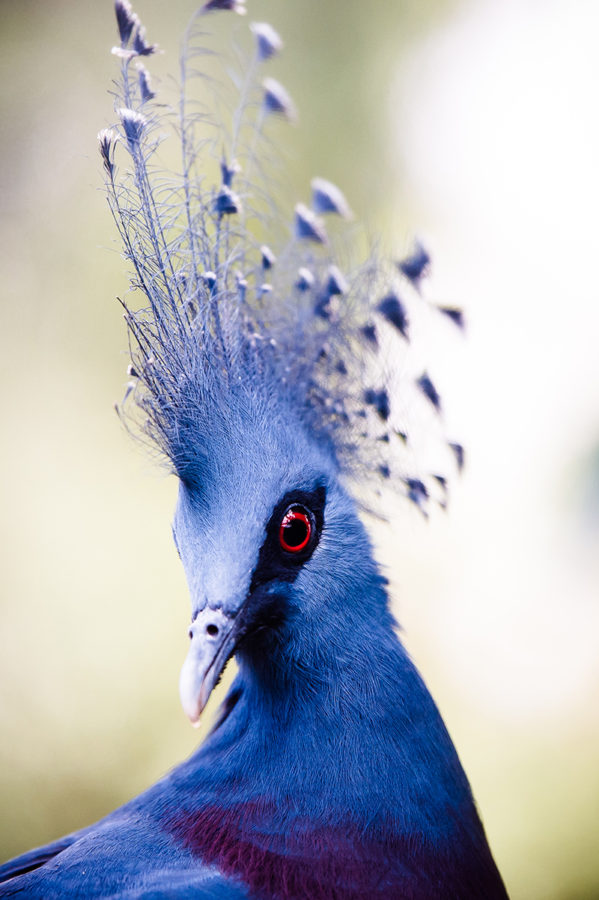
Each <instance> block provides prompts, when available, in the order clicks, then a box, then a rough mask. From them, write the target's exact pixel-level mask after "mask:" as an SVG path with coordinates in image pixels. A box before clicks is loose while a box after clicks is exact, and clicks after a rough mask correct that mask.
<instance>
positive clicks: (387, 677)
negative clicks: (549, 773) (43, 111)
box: [0, 0, 507, 900]
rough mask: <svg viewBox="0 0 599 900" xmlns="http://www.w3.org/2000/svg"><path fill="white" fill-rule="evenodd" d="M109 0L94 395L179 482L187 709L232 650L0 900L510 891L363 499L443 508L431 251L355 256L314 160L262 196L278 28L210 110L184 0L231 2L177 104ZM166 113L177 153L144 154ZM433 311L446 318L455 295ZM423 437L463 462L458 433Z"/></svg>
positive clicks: (450, 460) (0, 870) (329, 897)
mask: <svg viewBox="0 0 599 900" xmlns="http://www.w3.org/2000/svg"><path fill="white" fill-rule="evenodd" d="M114 7H115V12H116V20H117V28H118V38H119V42H118V44H117V45H116V46H115V47H114V48H113V54H114V55H115V56H116V58H117V62H118V65H119V66H120V73H119V77H118V79H117V80H116V81H115V91H114V93H115V116H116V120H115V124H114V125H113V126H112V127H110V128H107V129H102V131H101V132H100V134H99V136H98V137H99V149H100V154H101V159H102V163H103V170H104V176H105V182H106V196H107V199H108V203H109V206H110V210H111V212H112V215H113V217H114V221H115V223H116V226H117V230H118V235H119V240H120V243H121V245H122V252H123V255H124V258H125V259H126V261H127V263H128V265H129V267H130V272H131V283H130V291H129V292H128V294H127V296H126V299H124V300H121V303H122V306H123V314H124V318H125V322H126V327H127V333H128V338H129V352H130V360H131V361H130V365H129V368H128V382H127V386H126V388H125V392H124V398H123V400H122V402H121V403H120V404H119V405H118V407H117V411H118V413H119V415H120V417H121V419H122V421H123V423H124V424H125V426H126V428H127V429H129V430H130V431H131V433H132V434H133V435H134V436H135V437H136V438H137V439H139V440H140V441H141V442H143V443H144V444H145V445H146V446H148V447H150V448H152V449H153V451H155V453H156V454H157V455H158V456H159V457H160V459H161V460H162V461H163V463H164V464H165V465H167V467H168V468H169V470H170V471H171V472H172V473H173V474H174V475H175V477H176V478H177V479H178V499H177V504H176V510H175V514H174V519H173V538H174V541H175V545H176V548H177V551H178V554H179V556H180V559H181V562H182V565H183V568H184V570H185V574H186V578H187V582H188V585H189V592H190V598H191V624H190V626H189V650H188V654H187V657H186V659H185V662H184V664H183V667H182V670H181V677H180V685H179V687H180V699H181V703H182V705H183V709H184V711H185V713H186V714H187V716H188V717H189V719H190V720H191V722H192V723H193V724H197V723H198V722H199V720H200V717H201V716H202V714H203V711H204V709H205V707H206V704H207V702H208V699H209V697H210V696H211V694H212V691H213V689H214V687H215V686H216V684H217V683H218V682H219V679H220V677H221V675H222V673H223V671H224V669H225V666H226V665H227V663H228V661H229V660H230V659H231V658H232V657H235V660H236V663H237V674H236V676H235V678H234V681H233V683H232V685H231V687H230V689H229V691H228V693H227V695H226V698H225V700H224V702H223V703H222V706H221V708H220V710H219V713H218V715H217V717H216V721H215V723H214V725H213V727H212V729H211V731H210V733H209V734H208V736H207V737H206V739H205V740H204V741H203V743H202V744H201V745H200V746H199V748H198V749H197V750H196V751H195V752H194V753H193V754H192V755H191V757H190V758H189V759H188V760H186V761H185V762H183V763H182V764H180V765H178V766H177V767H175V768H174V769H173V770H172V771H170V772H169V773H168V774H167V775H166V776H165V777H164V778H162V779H161V780H160V781H158V782H157V783H156V784H155V785H153V786H152V787H150V788H149V789H148V790H146V791H145V792H144V793H142V794H141V795H140V796H138V797H136V798H134V799H133V800H131V801H129V802H127V803H125V805H124V806H122V807H120V808H119V809H117V810H115V811H114V812H112V813H110V814H109V815H107V816H106V817H105V818H104V819H102V820H100V821H99V822H97V823H95V824H92V825H90V826H88V827H85V828H83V829H81V830H79V831H76V832H74V833H72V834H69V835H67V836H65V837H63V838H61V839H59V840H57V841H55V842H53V843H51V844H49V845H47V846H44V847H41V848H37V849H34V850H32V851H30V852H28V853H25V854H24V855H22V856H20V857H18V858H17V859H14V860H12V861H9V862H7V863H5V864H4V865H2V866H0V897H2V898H4V897H23V898H31V900H36V898H39V900H42V898H43V900H58V898H75V897H80V898H88V897H102V898H123V900H124V898H127V900H133V898H146V900H150V898H154V900H156V898H167V897H168V898H190V900H191V898H194V900H217V898H220V900H242V898H244V900H300V898H303V900H367V898H368V900H376V898H391V900H408V898H410V900H434V898H439V900H441V898H443V900H451V898H454V900H499V898H506V897H507V893H506V889H505V887H504V884H503V881H502V878H501V876H500V874H499V871H498V869H497V866H496V864H495V862H494V859H493V856H492V853H491V850H490V848H489V844H488V841H487V838H486V835H485V832H484V828H483V825H482V822H481V819H480V817H479V814H478V811H477V808H476V804H475V801H474V799H473V795H472V791H471V788H470V785H469V782H468V780H467V777H466V775H465V773H464V770H463V768H462V766H461V764H460V761H459V758H458V755H457V752H456V750H455V748H454V745H453V743H452V741H451V738H450V736H449V734H448V731H447V729H446V727H445V725H444V722H443V720H442V718H441V715H440V713H439V711H438V709H437V707H436V705H435V703H434V701H433V699H432V697H431V695H430V693H429V692H428V690H427V688H426V686H425V684H424V682H423V680H422V678H421V676H420V674H419V672H418V671H417V669H416V667H415V665H414V663H413V662H412V660H411V658H410V656H409V654H408V652H407V651H406V649H405V647H404V645H403V643H402V641H401V639H400V637H399V634H398V627H397V624H396V622H395V619H394V617H393V614H392V612H391V608H390V597H389V587H388V582H387V579H386V577H385V576H384V575H383V574H382V571H381V569H380V566H379V565H378V563H377V562H376V561H375V557H374V552H373V547H372V543H371V539H370V537H369V533H368V530H367V527H366V525H365V517H364V515H363V514H362V513H364V512H368V511H369V510H370V511H372V509H373V508H374V507H375V506H376V502H377V500H376V498H378V497H379V496H380V494H381V491H382V490H383V488H385V489H386V486H389V489H392V490H397V491H399V493H400V494H402V495H403V496H404V497H405V499H406V502H408V503H412V504H413V505H414V506H415V507H416V509H417V511H418V512H417V513H416V514H418V515H420V514H423V515H425V516H428V515H429V514H430V511H431V509H432V508H433V507H434V505H435V504H437V505H439V506H441V507H444V506H445V505H446V494H447V489H448V487H447V485H448V475H447V472H446V471H441V469H440V468H438V467H437V465H436V463H435V467H434V468H431V470H430V471H428V470H426V471H425V467H424V463H422V464H421V465H420V467H419V468H416V469H409V468H408V464H409V463H410V460H411V461H412V463H413V462H414V457H415V456H417V455H418V454H415V453H414V450H413V447H414V442H415V441H416V440H417V438H416V436H415V434H414V432H413V429H411V427H410V425H409V416H408V415H407V413H406V411H405V409H404V408H403V406H408V407H409V408H410V411H413V408H414V405H415V404H420V405H421V407H422V411H423V415H430V417H432V418H434V419H435V421H437V420H438V419H439V417H440V416H441V414H442V405H441V398H440V394H439V393H438V390H437V387H436V386H435V384H434V382H433V380H432V379H431V376H430V374H429V370H428V369H424V368H416V369H414V370H413V371H411V372H410V369H409V366H408V365H407V363H406V364H404V362H398V360H405V359H406V358H408V357H409V351H410V347H411V343H410V342H411V339H412V324H413V322H414V321H415V317H417V316H418V315H419V314H420V313H422V311H423V310H424V314H425V315H428V314H429V313H430V312H431V311H432V312H434V310H431V308H430V307H434V304H431V303H430V302H429V301H428V300H427V299H426V297H425V296H424V291H423V285H422V282H423V280H424V278H425V277H426V275H427V273H428V269H429V266H430V258H429V255H428V253H427V252H426V251H425V250H424V248H423V246H422V245H421V244H420V243H419V242H417V243H416V244H415V249H414V250H413V251H412V252H411V253H410V254H409V255H408V256H407V257H405V258H404V259H403V260H399V262H398V261H394V260H393V259H387V258H385V257H384V256H382V255H381V254H379V253H378V252H376V251H375V250H372V251H369V253H368V256H367V259H366V261H365V262H360V263H359V264H356V263H355V262H353V261H352V259H350V257H349V255H348V253H347V252H346V250H347V247H348V245H349V244H350V237H348V229H349V230H351V229H352V228H353V227H354V226H353V225H352V224H351V223H352V219H353V212H352V209H351V207H350V205H349V203H348V201H347V200H346V197H345V195H344V193H343V192H342V191H341V190H340V189H339V188H338V187H337V186H336V185H335V184H334V183H333V182H331V181H329V180H328V179H326V178H324V177H321V176H318V177H315V178H314V179H313V181H312V183H311V185H310V192H311V196H310V200H309V201H308V202H306V197H304V198H303V200H299V201H298V202H297V204H296V205H295V206H293V205H291V206H290V207H289V208H288V209H287V208H286V207H285V202H286V201H281V202H279V199H278V190H279V187H280V184H281V178H280V175H279V174H273V167H274V166H275V163H274V161H273V159H272V156H273V153H274V143H273V141H272V139H271V138H270V137H269V128H270V127H271V123H272V122H273V120H281V121H282V122H283V123H284V122H294V121H296V120H297V109H296V106H295V104H294V102H293V100H292V98H291V95H290V93H289V91H288V90H287V89H286V88H285V87H284V86H283V85H282V84H281V83H280V82H279V81H277V80H276V79H275V78H274V77H272V76H271V75H270V74H269V70H270V67H272V66H273V65H274V62H273V61H275V60H276V57H277V56H278V55H279V54H280V52H281V50H282V47H283V41H282V39H281V37H280V36H279V34H278V32H277V31H276V30H275V29H274V28H273V27H272V26H271V25H270V24H267V23H256V22H254V23H251V25H250V29H249V32H248V38H247V39H248V41H250V42H251V49H250V50H249V52H248V58H247V62H245V63H244V66H245V69H244V71H243V73H242V75H241V77H237V76H236V75H234V76H232V77H231V82H230V83H229V85H228V87H230V88H231V87H232V88H233V89H234V90H233V93H234V99H233V101H232V108H231V120H230V123H229V124H228V125H226V126H225V125H223V124H222V122H221V121H220V120H219V119H218V118H215V117H214V115H213V114H212V113H211V112H210V110H209V109H208V105H209V102H210V101H215V102H216V101H217V99H218V102H216V105H217V107H218V108H219V109H220V108H222V107H223V106H225V105H226V102H225V101H223V102H222V104H221V103H220V101H221V100H222V98H223V96H225V97H228V96H229V95H228V93H227V89H226V86H225V88H223V87H222V85H221V84H220V83H217V82H216V81H215V80H214V79H213V78H212V76H210V77H208V76H206V75H205V72H204V71H203V69H202V64H203V63H204V62H205V60H206V57H207V51H206V48H205V42H206V41H208V40H209V35H208V33H207V30H206V29H207V26H206V22H208V21H210V19H209V18H208V17H212V16H219V17H223V18H224V17H225V16H228V17H229V20H230V21H231V22H233V21H238V19H237V18H236V17H238V16H242V15H244V14H245V13H246V12H247V7H246V3H245V2H244V0H208V2H206V3H205V4H204V5H203V6H202V7H201V8H200V9H199V10H198V12H197V13H196V14H195V16H194V18H193V19H192V21H191V24H190V25H189V27H188V30H187V32H186V36H185V39H184V44H183V50H182V54H181V80H180V87H179V91H180V93H179V95H178V103H176V104H174V105H172V106H169V105H168V104H167V103H165V102H164V101H163V100H161V98H160V96H159V95H158V92H157V91H155V90H154V88H153V85H152V81H151V74H150V71H149V70H148V68H147V66H151V59H152V57H153V56H154V54H155V53H157V52H158V47H157V45H156V44H153V43H150V42H149V40H148V39H147V37H146V30H145V28H144V26H143V25H142V23H141V20H140V18H139V17H138V15H137V14H136V13H135V12H134V11H133V9H132V7H131V4H130V3H129V2H128V0H116V2H115V4H114ZM198 85H199V91H196V89H197V88H198ZM194 91H196V92H195V93H194ZM227 102H228V101H227ZM168 128H171V133H172V135H173V137H172V139H173V140H174V141H175V142H176V143H177V146H178V152H179V154H180V160H181V162H180V166H179V169H178V172H177V173H175V174H172V173H170V174H165V172H164V170H163V169H162V168H161V157H162V152H163V144H164V141H165V140H166V138H165V130H167V129H168ZM408 297H409V299H408ZM452 309H453V308H452ZM439 310H440V316H439V319H440V320H442V321H443V322H444V323H445V325H447V327H449V328H451V327H453V326H454V325H455V324H457V325H458V326H459V327H460V328H462V327H463V316H462V314H461V311H458V310H455V311H454V313H455V314H454V315H453V316H450V317H448V316H447V314H446V312H445V308H441V307H440V308H439ZM452 323H453V324H452ZM444 327H445V326H444ZM402 354H403V355H402ZM415 365H416V366H418V365H419V363H415ZM398 370H401V371H400V372H399V374H400V375H401V376H402V378H403V384H401V385H400V388H401V390H400V388H399V387H398V386H397V383H396V382H397V378H396V375H398ZM406 372H407V373H408V374H407V375H406ZM406 378H407V382H406ZM398 391H399V394H398V393H397V392H398ZM406 396H409V397H410V398H411V399H410V402H409V403H405V397H406ZM398 397H399V400H398ZM402 399H403V401H404V403H403V405H402V402H400V401H401V400H402ZM427 421H428V420H427ZM424 430H425V431H426V432H427V435H428V428H427V427H425V428H424ZM427 439H428V438H427ZM439 440H440V447H441V449H442V453H441V454H440V458H443V460H444V461H445V464H446V465H447V466H450V465H453V466H454V468H455V469H459V468H461V467H462V464H463V459H464V450H463V447H462V446H461V444H459V443H457V442H456V440H455V438H454V437H452V439H451V440H446V439H445V437H441V438H440V439H439Z"/></svg>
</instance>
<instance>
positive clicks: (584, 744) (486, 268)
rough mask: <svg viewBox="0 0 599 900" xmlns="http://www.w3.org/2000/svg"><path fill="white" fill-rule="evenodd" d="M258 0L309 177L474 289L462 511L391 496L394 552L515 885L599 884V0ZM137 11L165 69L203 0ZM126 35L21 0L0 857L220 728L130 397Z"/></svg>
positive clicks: (4, 454)
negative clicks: (119, 108) (124, 311)
mask: <svg viewBox="0 0 599 900" xmlns="http://www.w3.org/2000/svg"><path fill="white" fill-rule="evenodd" d="M248 6H249V7H250V18H254V19H256V20H258V21H261V20H267V21H271V22H272V23H273V24H274V25H275V26H276V27H277V28H278V29H279V30H280V32H281V34H282V35H283V37H284V38H285V39H286V42H287V48H286V51H285V54H284V56H283V57H282V58H281V59H280V60H277V61H276V62H273V63H272V69H273V74H275V75H276V77H279V78H280V79H281V80H282V81H284V83H285V84H286V85H287V86H288V87H289V89H290V91H291V92H292V94H293V96H294V98H295V100H296V101H297V103H298V105H299V108H300V113H301V117H300V124H299V126H298V127H297V128H294V129H291V130H290V131H289V132H288V136H287V138H286V139H285V140H286V143H285V145H284V146H283V147H282V152H283V155H284V156H285V157H286V158H287V159H288V160H289V161H290V165H291V166H292V168H293V170H294V178H295V179H296V180H297V183H305V184H307V182H308V180H309V178H310V177H311V176H312V175H314V174H319V175H322V176H324V177H327V178H330V179H332V180H333V181H335V182H337V183H339V184H340V185H341V186H342V187H343V188H344V190H345V192H346V194H347V196H348V199H349V201H350V203H351V204H352V206H353V208H354V209H355V210H356V212H357V213H358V214H359V216H360V217H361V218H362V219H363V220H364V221H365V222H366V223H367V226H368V228H369V229H370V230H371V231H373V232H375V231H385V232H386V233H387V234H388V235H390V240H391V244H392V245H395V246H396V247H397V248H398V251H399V250H405V249H406V247H407V246H409V241H410V239H411V236H412V235H413V234H418V235H419V236H421V237H422V239H423V240H424V241H425V242H426V244H427V246H429V248H430V249H431V250H432V252H433V256H434V277H433V279H432V282H431V285H430V295H431V297H432V298H433V299H436V300H439V301H443V302H445V303H459V304H462V305H463V306H464V307H465V308H466V311H467V315H468V321H469V329H468V335H467V338H466V339H465V340H459V341H457V344H456V346H452V348H451V349H450V350H449V351H447V352H446V350H445V349H441V348H436V350H435V352H436V363H435V366H432V367H431V369H432V371H433V372H435V373H438V380H439V381H440V383H441V385H442V386H443V389H444V397H445V400H446V406H447V407H448V417H449V418H450V420H451V425H452V428H453V429H454V433H455V434H456V435H458V434H459V437H460V438H461V440H462V441H463V443H464V444H465V445H466V447H467V450H468V465H467V469H466V472H465V474H464V476H463V478H462V479H461V481H460V482H459V483H457V484H456V485H455V486H454V490H453V497H452V503H451V507H450V510H449V513H448V515H447V516H441V515H438V516H435V517H434V518H433V519H432V520H431V521H429V522H428V523H427V522H425V521H424V520H423V519H422V517H421V516H419V515H418V513H417V511H414V510H410V509H406V508H405V507H404V506H401V505H398V507H397V510H396V511H395V512H394V515H393V518H392V522H391V525H390V526H386V527H380V526H379V527H377V529H376V536H377V544H378V547H379V555H380V558H381V560H382V562H383V563H384V564H385V565H386V566H387V568H388V571H389V574H390V575H391V578H392V581H393V590H394V597H395V601H394V602H395V610H396V613H397V616H398V617H399V619H400V621H401V623H402V625H403V626H404V639H405V641H406V643H407V645H408V647H409V648H410V650H411V652H412V653H413V655H414V657H415V659H416V661H417V663H418V665H419V667H420V668H421V670H422V672H423V674H424V676H425V678H426V680H427V683H428V684H429V686H430V688H431V690H432V692H433V695H434V696H435V698H436V699H437V701H438V703H439V705H440V707H441V710H442V712H443V714H444V716H445V719H446V721H447V723H448V726H449V729H450V731H451V733H452V735H453V737H454V740H455V742H456V744H457V747H458V749H459V752H460V755H461V757H462V760H463V763H464V765H465V768H466V770H467V772H468V774H469V776H470V778H471V781H472V784H473V788H474V792H475V795H476V796H477V798H478V802H479V806H480V809H481V812H482V816H483V819H484V822H485V825H486V828H487V830H488V833H489V838H490V841H491V845H492V847H493V850H494V853H495V855H496V858H497V861H498V863H499V865H500V868H501V869H502V871H503V873H504V876H505V879H506V883H507V886H508V888H509V890H510V892H511V895H512V897H513V898H514V900H541V898H543V900H558V898H559V900H575V898H581V900H582V898H591V897H593V898H594V897H597V896H599V852H598V850H599V847H598V839H599V766H598V761H599V716H598V708H599V704H598V700H599V661H598V652H597V651H598V636H599V628H598V626H599V602H598V601H599V596H598V595H599V289H598V287H597V247H598V229H597V209H599V115H598V108H599V103H598V100H597V95H598V86H599V54H598V53H597V50H596V47H597V34H598V31H599V6H598V4H597V2H596V0H398V2H391V3H390V2H389V0H369V2H368V3H365V2H358V0H326V2H325V3H323V2H322V0H297V2H291V0H287V2H281V0H248ZM136 9H137V12H138V13H139V14H140V15H141V17H142V19H143V21H144V23H145V24H146V26H147V29H148V37H149V38H150V40H156V41H158V42H159V43H160V44H161V46H162V47H163V48H164V49H165V50H166V51H167V52H166V53H165V55H164V56H161V57H160V58H158V59H155V60H153V61H152V64H151V68H152V70H153V71H154V72H156V73H157V74H159V75H160V74H161V75H162V77H163V79H164V78H166V73H167V72H168V71H171V72H173V71H175V70H176V57H177V47H178V41H179V38H180V35H181V33H182V31H183V28H184V26H185V24H186V22H187V20H188V18H189V16H190V14H191V12H192V10H193V3H192V2H191V0H174V2H172V3H169V4H165V3H163V2H162V0H139V2H138V3H137V6H136ZM240 24H243V23H241V22H240ZM114 42H115V29H114V24H113V16H112V9H111V4H110V3H109V2H108V0H106V2H98V0H83V2H82V0H52V2H51V3H48V2H42V0H22V2H20V3H16V2H6V0H4V2H2V3H1V4H0V45H1V46H0V71H1V77H0V86H1V87H0V101H1V115H0V131H1V136H2V140H1V147H2V150H1V152H2V165H1V166H0V190H1V195H0V197H1V200H0V203H1V212H0V259H1V262H0V265H1V268H0V272H1V277H0V292H1V306H0V344H1V346H0V373H1V375H0V403H1V417H0V428H1V434H2V440H1V443H0V447H1V462H2V464H1V467H0V484H1V503H0V529H1V533H0V541H1V544H0V546H1V548H2V550H1V560H2V562H1V565H0V586H1V587H0V628H1V632H0V727H1V735H0V856H1V857H2V858H4V857H8V856H10V855H13V854H15V853H17V852H19V851H22V850H24V849H26V848H28V847H29V846H31V845H33V844H38V843H42V842H45V841H48V840H50V839H52V838H54V837H57V836H58V835H60V834H62V833H64V832H67V831H70V830H73V829H75V828H78V827H80V826H82V825H84V824H87V823H89V822H90V821H91V820H93V819H94V818H97V817H99V816H101V815H103V814H104V813H107V812H108V811H109V810H110V809H111V808H113V807H114V806H115V805H117V804H119V803H121V802H123V801H125V800H126V799H128V798H129V797H130V796H131V795H133V794H134V793H135V792H137V791H140V790H142V789H143V788H144V787H145V786H147V785H149V784H150V783H151V782H152V781H153V780H155V779H156V778H158V777H159V776H160V775H161V774H162V773H164V772H165V771H166V770H167V769H168V768H169V767H170V766H171V765H173V764H174V763H176V762H177V761H179V760H180V759H182V758H183V757H184V756H186V755H187V754H188V753H189V752H191V750H192V749H193V748H194V747H195V746H196V744H197V741H198V734H197V732H195V731H193V730H192V729H191V728H190V727H189V725H188V723H187V721H186V719H185V717H184V715H183V713H182V711H181V710H180V707H179V702H178V696H177V679H178V671H179V667H180V664H181V662H182V660H183V657H184V654H185V652H186V646H187V637H186V631H187V628H186V625H187V621H188V615H189V607H188V599H187V591H186V586H185V584H184V579H183V574H182V571H181V569H180V566H179V564H178V560H177V558H176V553H175V550H174V548H173V546H172V542H171V539H170V516H171V511H172V506H173V502H174V497H175V490H176V485H175V483H174V481H173V480H172V479H170V478H167V477H166V476H165V475H164V474H163V473H162V472H161V471H160V470H159V469H157V468H155V467H154V465H153V464H152V463H151V462H150V461H149V459H147V458H146V457H145V456H144V455H143V453H140V451H139V448H138V447H136V446H135V445H134V444H133V443H132V442H130V440H129V439H128V438H127V436H126V435H125V434H124V432H123V430H122V428H121V426H120V425H119V422H118V420H117V417H116V415H115V414H114V412H113V408H112V405H113V402H114V401H116V400H118V399H120V397H121V394H122V388H123V383H124V381H125V380H126V379H125V367H126V356H125V353H124V350H125V345H126V342H125V331H124V325H123V323H122V319H121V315H120V312H119V307H118V304H117V303H116V301H115V299H114V298H115V296H116V295H117V294H122V293H123V292H124V291H125V290H126V285H127V279H126V273H125V266H124V264H123V262H122V261H121V259H120V257H119V254H118V252H116V245H115V244H114V242H113V226H112V223H111V220H110V218H109V214H108V210H107V207H106V203H105V199H104V196H103V193H102V190H101V184H102V179H101V173H100V160H99V157H98V154H97V150H96V141H95V135H96V132H97V131H98V129H99V128H101V127H103V126H105V125H108V124H110V122H111V118H112V117H111V111H112V104H111V98H110V97H109V96H108V94H107V87H108V85H109V82H110V79H111V78H112V77H113V76H114V74H115V72H116V64H115V60H114V58H113V57H111V56H110V54H109V50H110V47H111V46H112V44H113V43H114ZM277 133H278V134H279V133H281V134H282V131H281V132H277ZM212 708H214V704H213V707H212Z"/></svg>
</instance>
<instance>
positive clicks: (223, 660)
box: [179, 607, 236, 728]
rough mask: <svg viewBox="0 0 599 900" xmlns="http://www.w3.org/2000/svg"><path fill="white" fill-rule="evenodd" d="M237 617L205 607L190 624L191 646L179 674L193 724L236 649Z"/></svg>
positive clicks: (196, 723) (184, 702) (195, 722)
mask: <svg viewBox="0 0 599 900" xmlns="http://www.w3.org/2000/svg"><path fill="white" fill-rule="evenodd" d="M234 626H235V619H234V618H231V617H229V616H226V615H225V614H224V613H223V611H222V610H220V609H210V608H209V607H206V608H205V609H203V610H202V611H201V612H199V613H198V614H197V615H196V617H195V619H194V620H193V622H192V624H191V628H190V630H189V634H190V637H191V646H190V648H189V652H188V654H187V657H186V659H185V662H184V663H183V668H182V669H181V675H180V678H179V695H180V697H181V704H182V706H183V709H184V711H185V714H186V716H187V717H188V718H189V720H190V722H191V724H192V725H193V726H194V727H196V728H197V727H198V726H199V724H200V714H201V713H202V711H203V709H204V707H205V706H206V704H207V702H208V698H209V697H210V694H211V693H212V689H213V688H214V686H215V685H216V682H217V681H218V679H219V677H220V675H221V673H222V671H223V669H224V668H225V666H226V664H227V662H228V660H229V658H230V657H231V655H232V654H233V651H234V649H235V641H236V632H235V628H234Z"/></svg>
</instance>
